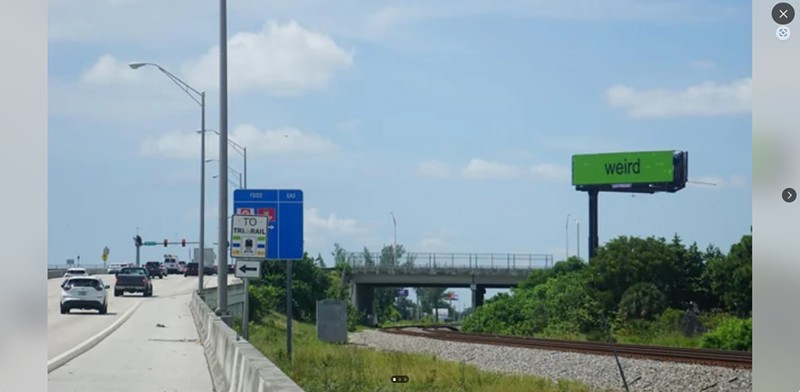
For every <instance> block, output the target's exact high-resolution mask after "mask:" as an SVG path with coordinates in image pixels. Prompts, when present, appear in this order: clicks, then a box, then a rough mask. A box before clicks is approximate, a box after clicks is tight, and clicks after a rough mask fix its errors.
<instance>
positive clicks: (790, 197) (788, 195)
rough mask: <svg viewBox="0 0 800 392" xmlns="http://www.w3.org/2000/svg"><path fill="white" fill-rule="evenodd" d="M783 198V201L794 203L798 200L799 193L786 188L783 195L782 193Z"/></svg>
mask: <svg viewBox="0 0 800 392" xmlns="http://www.w3.org/2000/svg"><path fill="white" fill-rule="evenodd" d="M781 197H782V198H783V201H785V202H787V203H792V202H794V201H795V199H797V191H796V190H794V188H786V189H784V190H783V193H781Z"/></svg>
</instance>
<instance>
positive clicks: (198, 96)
mask: <svg viewBox="0 0 800 392" xmlns="http://www.w3.org/2000/svg"><path fill="white" fill-rule="evenodd" d="M128 66H129V67H131V69H133V70H137V69H139V68H141V67H145V66H151V67H156V68H157V69H158V70H159V71H161V73H163V74H164V75H166V76H167V78H169V80H171V81H172V82H173V83H175V84H176V85H177V86H178V87H180V88H181V90H183V92H185V93H186V95H188V96H189V98H191V99H192V101H195V102H196V103H197V104H198V105H200V256H199V260H198V261H199V267H198V268H197V271H198V272H197V294H198V295H202V294H203V266H204V265H205V259H204V258H205V231H206V230H205V229H206V223H205V220H206V163H205V160H206V132H205V130H206V92H205V91H197V90H196V89H194V88H192V86H189V84H188V83H186V82H184V81H183V80H181V79H180V78H179V77H177V76H175V75H173V74H172V73H171V72H169V71H167V70H166V69H164V68H163V67H161V66H160V65H158V64H156V63H142V62H136V63H130V64H128ZM137 235H138V234H137ZM137 249H138V248H137Z"/></svg>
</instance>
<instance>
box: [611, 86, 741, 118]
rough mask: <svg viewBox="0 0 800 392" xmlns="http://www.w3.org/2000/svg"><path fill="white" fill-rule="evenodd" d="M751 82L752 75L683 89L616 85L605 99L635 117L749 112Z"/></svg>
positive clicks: (720, 114) (723, 114)
mask: <svg viewBox="0 0 800 392" xmlns="http://www.w3.org/2000/svg"><path fill="white" fill-rule="evenodd" d="M752 85H753V81H752V79H751V78H744V79H740V80H735V81H733V82H730V83H723V84H720V83H714V82H705V83H701V84H698V85H695V86H691V87H688V88H686V89H684V90H666V89H655V90H644V91H641V90H636V89H635V88H632V87H627V86H614V87H611V88H609V89H608V90H607V91H606V99H607V101H608V103H609V105H611V107H614V108H619V109H624V110H625V111H627V113H628V115H629V116H630V117H633V118H654V117H676V116H727V115H736V114H744V113H749V112H750V109H751V96H752Z"/></svg>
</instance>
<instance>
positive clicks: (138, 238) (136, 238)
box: [133, 235, 142, 246]
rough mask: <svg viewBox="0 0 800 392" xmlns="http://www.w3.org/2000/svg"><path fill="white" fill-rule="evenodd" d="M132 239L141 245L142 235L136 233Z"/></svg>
mask: <svg viewBox="0 0 800 392" xmlns="http://www.w3.org/2000/svg"><path fill="white" fill-rule="evenodd" d="M133 241H134V243H136V246H142V237H140V236H138V235H137V236H136V237H133Z"/></svg>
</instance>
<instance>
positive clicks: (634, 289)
mask: <svg viewBox="0 0 800 392" xmlns="http://www.w3.org/2000/svg"><path fill="white" fill-rule="evenodd" d="M666 305H667V298H666V297H665V296H664V293H662V292H661V291H660V290H659V289H658V287H656V285H654V284H652V283H645V282H642V283H637V284H635V285H633V286H631V287H630V288H628V290H626V291H625V293H624V294H623V295H622V300H621V301H620V303H619V310H618V315H619V317H620V319H621V320H622V321H623V322H625V321H628V320H633V319H642V320H648V321H650V320H653V319H655V317H656V316H658V315H659V314H661V312H663V311H664V309H665V308H666Z"/></svg>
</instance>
